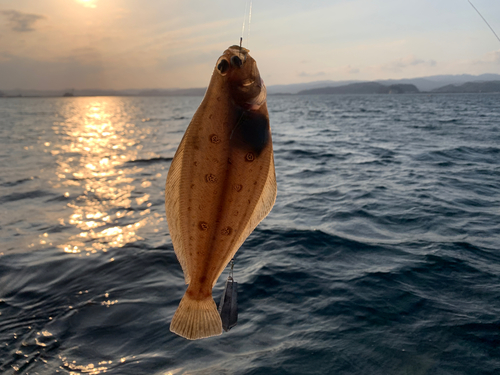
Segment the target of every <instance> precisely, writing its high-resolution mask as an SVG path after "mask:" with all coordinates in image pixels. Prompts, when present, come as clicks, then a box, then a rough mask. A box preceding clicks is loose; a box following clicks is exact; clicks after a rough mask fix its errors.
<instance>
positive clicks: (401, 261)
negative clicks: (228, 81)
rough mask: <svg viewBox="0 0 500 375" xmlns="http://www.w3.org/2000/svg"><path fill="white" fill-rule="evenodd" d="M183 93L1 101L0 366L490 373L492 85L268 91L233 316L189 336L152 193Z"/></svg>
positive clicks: (498, 122) (494, 297)
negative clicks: (266, 145) (271, 200)
mask: <svg viewBox="0 0 500 375" xmlns="http://www.w3.org/2000/svg"><path fill="white" fill-rule="evenodd" d="M201 100H202V97H68V98H0V203H1V206H0V207H1V211H0V212H1V214H0V373H1V374H6V375H14V374H26V375H28V374H29V375H35V374H39V375H42V374H44V375H53V374H71V375H75V374H92V375H93V374H116V375H128V374H130V375H138V374H148V375H178V374H186V375H202V374H203V375H205V374H241V375H243V374H244V375H257V374H259V375H267V374H271V375H272V374H279V375H285V374H318V375H319V374H321V375H324V374H346V375H347V374H349V375H352V374H360V375H365V374H366V375H378V374H380V375H393V374H394V375H396V374H398V375H399V374H404V375H424V374H433V375H434V374H435V375H459V374H499V373H500V95H499V94H453V95H448V94H441V95H428V94H415V95H413V94H403V95H323V96H299V95H275V96H269V97H268V107H269V116H270V121H271V128H272V133H273V144H274V152H275V154H274V157H275V165H276V177H277V181H278V196H277V200H276V204H275V206H274V208H273V210H272V211H271V213H270V214H269V216H268V217H267V218H266V219H265V220H264V221H263V222H262V223H260V224H259V226H258V227H257V228H256V230H255V231H254V232H253V233H252V234H251V235H250V236H249V238H248V239H247V240H246V241H245V243H244V244H243V245H242V247H241V248H240V249H239V251H238V252H237V254H236V257H235V260H234V280H235V281H236V282H237V283H238V307H239V317H238V324H237V325H236V326H235V327H234V328H232V329H231V330H230V331H229V332H224V333H223V334H222V335H221V336H217V337H211V338H206V339H202V340H196V341H189V340H186V339H184V338H182V337H179V336H177V335H175V334H173V333H171V332H170V330H169V325H170V320H171V319H172V316H173V314H174V312H175V310H176V308H177V306H178V304H179V301H180V299H181V297H182V295H183V294H184V291H185V290H186V286H185V284H184V279H183V276H182V270H181V267H180V265H179V263H178V261H177V259H176V256H175V253H174V250H173V246H172V241H171V237H170V235H169V231H168V227H167V223H166V218H165V206H164V187H165V180H166V177H167V172H168V169H169V166H170V163H171V161H172V158H173V156H174V154H175V151H176V149H177V146H178V144H179V142H180V140H181V138H182V136H183V134H184V131H185V130H186V127H187V126H188V124H189V122H190V119H191V118H192V116H193V114H194V112H195V110H196V108H197V107H198V105H199V104H200V102H201ZM228 275H229V269H227V270H225V271H224V273H223V274H222V276H221V277H220V279H219V281H218V282H217V284H216V286H215V287H214V291H213V295H214V299H215V300H216V301H217V302H218V301H219V299H220V297H221V295H222V292H223V288H224V284H225V281H226V279H227V277H228Z"/></svg>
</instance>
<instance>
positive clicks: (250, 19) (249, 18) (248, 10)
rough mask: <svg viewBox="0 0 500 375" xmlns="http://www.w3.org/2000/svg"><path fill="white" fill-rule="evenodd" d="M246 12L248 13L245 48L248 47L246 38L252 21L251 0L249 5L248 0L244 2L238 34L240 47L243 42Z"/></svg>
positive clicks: (248, 36)
mask: <svg viewBox="0 0 500 375" xmlns="http://www.w3.org/2000/svg"><path fill="white" fill-rule="evenodd" d="M247 14H248V30H247V35H246V38H245V44H246V46H247V47H246V48H248V39H249V38H250V23H251V22H252V0H250V6H249V4H248V0H247V1H246V2H245V14H244V15H243V25H242V26H241V36H240V47H242V44H243V38H244V37H245V24H247Z"/></svg>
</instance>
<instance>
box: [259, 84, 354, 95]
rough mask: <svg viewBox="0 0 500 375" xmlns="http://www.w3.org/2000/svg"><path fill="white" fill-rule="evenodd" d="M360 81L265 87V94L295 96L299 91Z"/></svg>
mask: <svg viewBox="0 0 500 375" xmlns="http://www.w3.org/2000/svg"><path fill="white" fill-rule="evenodd" d="M356 82H361V81H314V82H307V83H292V84H290V85H271V86H267V85H266V88H267V93H268V94H270V95H275V94H297V93H298V92H299V91H304V90H310V89H317V88H321V87H336V86H343V85H348V84H350V83H356Z"/></svg>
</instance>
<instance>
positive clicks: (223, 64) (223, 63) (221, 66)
mask: <svg viewBox="0 0 500 375" xmlns="http://www.w3.org/2000/svg"><path fill="white" fill-rule="evenodd" d="M228 69H229V62H228V61H227V60H226V59H224V58H221V59H220V60H219V62H218V64H217V70H218V71H219V73H220V74H222V75H223V76H224V75H226V73H227V71H228Z"/></svg>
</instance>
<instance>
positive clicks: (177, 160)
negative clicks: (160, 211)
mask: <svg viewBox="0 0 500 375" xmlns="http://www.w3.org/2000/svg"><path fill="white" fill-rule="evenodd" d="M185 145H186V136H184V138H182V141H181V143H180V144H179V148H178V149H177V152H176V153H175V156H174V159H173V160H172V163H171V164H170V169H169V170H168V177H167V184H166V186H165V212H166V214H167V223H168V226H169V231H170V236H171V238H172V244H173V245H174V250H175V255H177V259H178V260H179V263H180V264H181V267H182V271H183V272H184V280H185V281H186V284H189V281H190V279H189V272H188V269H189V267H188V259H187V256H186V249H185V247H184V244H183V241H182V236H181V234H182V230H181V215H180V205H181V202H180V183H181V167H182V156H183V154H184V148H185Z"/></svg>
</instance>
